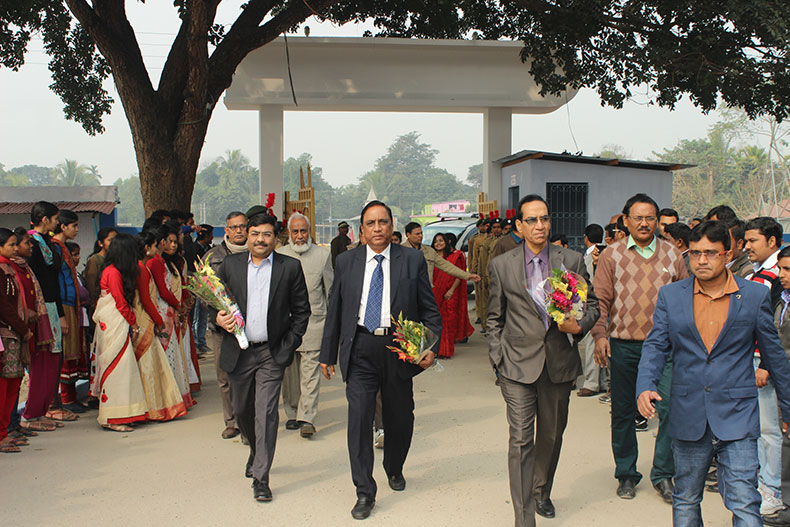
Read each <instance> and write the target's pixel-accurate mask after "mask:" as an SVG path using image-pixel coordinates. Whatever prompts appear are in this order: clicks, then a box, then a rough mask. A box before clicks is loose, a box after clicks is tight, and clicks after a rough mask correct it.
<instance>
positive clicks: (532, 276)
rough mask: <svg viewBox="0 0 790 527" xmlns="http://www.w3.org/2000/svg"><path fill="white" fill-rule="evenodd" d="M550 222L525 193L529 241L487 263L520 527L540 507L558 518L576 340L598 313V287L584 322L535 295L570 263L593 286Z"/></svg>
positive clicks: (521, 218)
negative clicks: (561, 316)
mask: <svg viewBox="0 0 790 527" xmlns="http://www.w3.org/2000/svg"><path fill="white" fill-rule="evenodd" d="M550 223H551V220H550V217H549V208H548V204H547V203H546V201H545V200H544V199H543V198H542V197H540V196H538V195H536V194H530V195H528V196H525V197H524V198H522V199H521V201H520V202H519V206H518V211H517V215H516V228H517V229H518V230H519V232H520V233H521V235H522V236H523V237H524V243H523V244H522V245H521V246H519V247H516V248H515V249H512V250H510V251H508V252H506V253H505V254H503V255H501V256H499V257H497V258H495V259H493V260H491V266H490V268H489V272H490V280H491V282H490V283H491V286H490V287H491V289H490V295H489V300H488V302H489V303H488V317H487V320H486V325H487V328H488V346H489V354H490V358H491V362H492V363H493V365H494V367H496V369H497V371H498V372H499V385H500V389H501V390H502V396H503V397H504V399H505V403H506V404H507V420H508V424H509V425H510V441H509V447H508V472H509V474H510V494H511V498H512V499H513V508H514V510H515V516H516V527H533V526H534V525H535V512H537V513H538V514H540V515H541V516H544V517H546V518H553V517H554V516H555V509H554V505H553V504H552V502H551V488H552V485H553V482H554V473H555V472H556V470H557V463H558V461H559V457H560V448H561V446H562V433H563V431H564V430H565V425H566V424H567V422H568V402H569V398H570V393H571V388H572V385H573V381H574V380H575V379H576V377H578V376H579V374H580V373H581V360H580V358H579V349H578V344H579V341H580V340H581V338H582V337H583V336H584V334H585V333H587V332H588V331H589V330H590V329H591V328H592V327H593V325H594V324H595V321H596V320H597V319H598V316H599V311H598V300H597V299H596V297H595V295H594V294H593V291H592V286H590V287H589V289H588V297H587V307H586V309H585V313H584V317H583V318H582V320H581V321H576V320H575V319H568V320H566V321H565V322H564V323H563V324H562V325H561V326H558V325H557V324H556V323H555V322H553V321H552V320H551V318H550V317H549V316H548V314H547V313H546V309H545V306H544V305H543V303H542V302H541V301H540V300H539V299H538V300H536V299H533V297H538V295H537V294H535V293H532V294H531V293H530V291H536V290H537V285H538V284H539V283H540V282H541V281H542V280H543V279H544V278H548V277H549V275H550V273H551V271H552V270H553V269H557V268H563V267H564V268H565V269H567V270H568V271H572V272H574V273H576V274H578V275H580V276H582V277H583V278H584V279H585V280H587V281H588V283H589V277H588V276H587V270H586V268H585V265H584V261H583V259H582V256H581V254H579V253H576V252H575V251H571V250H569V249H565V248H563V247H559V246H556V245H553V244H549V243H548V237H549V230H550ZM536 418H537V426H536ZM536 429H537V434H536Z"/></svg>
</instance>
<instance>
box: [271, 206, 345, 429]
mask: <svg viewBox="0 0 790 527" xmlns="http://www.w3.org/2000/svg"><path fill="white" fill-rule="evenodd" d="M288 234H289V238H288V245H285V246H283V247H280V248H279V249H277V252H278V253H280V254H284V255H286V256H290V257H291V258H296V259H297V260H299V262H300V263H301V264H302V271H303V272H304V277H305V282H306V283H307V293H308V295H309V297H310V321H309V322H308V324H307V332H306V333H305V335H304V337H303V338H302V345H301V346H299V348H297V350H296V355H295V357H294V361H293V363H292V364H291V365H290V366H288V368H287V369H286V370H285V377H284V378H283V385H282V394H283V409H284V410H285V415H286V417H287V418H288V421H286V423H285V428H286V429H287V430H299V431H300V434H301V436H302V437H305V438H309V437H311V436H312V435H313V434H314V433H315V425H314V423H315V417H316V414H317V413H318V391H319V385H320V382H321V369H320V367H319V364H318V352H319V351H320V349H321V337H322V335H323V333H324V319H325V318H326V306H327V303H328V300H329V290H330V289H331V288H332V281H333V280H334V271H333V270H332V258H331V255H330V253H329V251H328V250H326V248H324V247H320V246H318V245H315V244H314V243H313V241H312V240H311V239H310V220H308V219H307V217H306V216H304V215H303V214H299V213H298V212H295V213H293V214H291V216H290V218H288Z"/></svg>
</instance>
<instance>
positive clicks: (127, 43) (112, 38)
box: [65, 0, 338, 215]
mask: <svg viewBox="0 0 790 527" xmlns="http://www.w3.org/2000/svg"><path fill="white" fill-rule="evenodd" d="M219 1H220V0H195V1H190V2H186V3H185V4H184V6H183V9H180V10H179V11H180V17H181V20H182V24H181V28H180V29H179V32H178V34H177V35H176V38H175V40H174V41H173V45H172V47H171V48H170V51H169V53H168V56H167V61H166V62H165V65H164V68H163V69H162V75H161V77H160V79H159V85H158V87H157V88H156V89H155V88H154V86H153V84H152V83H151V80H150V78H149V75H148V71H147V69H146V66H145V62H144V61H143V56H142V53H141V52H140V46H139V44H138V42H137V37H136V35H135V33H134V29H133V28H132V26H131V24H130V23H129V20H128V19H127V17H126V12H125V8H124V3H123V2H119V1H107V0H101V1H100V0H95V1H93V2H91V3H90V4H89V3H88V2H87V1H86V0H65V2H66V4H67V5H68V7H69V9H70V10H71V12H72V13H73V15H74V16H75V17H76V18H77V20H79V22H80V24H82V25H83V26H84V28H85V29H86V30H87V31H88V32H89V34H90V35H91V37H92V38H93V39H94V41H95V43H96V46H97V47H98V48H99V51H100V53H101V54H102V55H103V56H104V57H105V58H106V59H107V62H108V63H109V65H110V67H111V70H112V76H113V80H114V81H115V87H116V88H117V90H118V96H119V98H120V100H121V103H122V104H123V109H124V112H125V113H126V117H127V119H128V121H129V128H130V129H131V132H132V140H133V142H134V150H135V153H136V155H137V165H138V168H139V170H140V187H141V191H142V195H143V206H144V208H145V213H146V215H150V214H151V213H152V212H153V211H154V210H156V209H168V210H172V209H181V210H189V208H190V206H191V202H192V190H193V188H194V186H195V176H196V174H197V169H198V163H199V161H200V153H201V150H202V149H203V142H204V140H205V138H206V132H207V130H208V123H209V120H210V119H211V114H212V113H213V110H214V105H215V104H216V102H217V101H218V100H219V98H220V96H221V95H222V92H224V91H225V89H226V88H227V87H228V86H230V83H231V81H232V79H233V73H234V71H235V70H236V67H237V66H238V65H239V63H240V62H241V61H242V60H243V59H244V57H246V56H247V54H248V53H249V52H251V51H252V50H254V49H257V48H259V47H261V46H264V45H266V44H267V43H268V42H271V41H272V40H273V39H275V38H277V36H278V35H280V34H281V33H282V32H284V31H287V30H288V29H289V28H291V27H293V26H295V25H296V24H299V23H301V22H302V21H304V20H305V19H306V18H307V17H308V16H310V15H311V14H314V13H315V11H314V10H315V9H319V10H320V9H323V8H325V7H327V6H329V5H331V4H333V3H335V2H337V1H338V0H311V3H310V5H309V6H308V3H307V2H289V3H288V4H287V5H286V7H285V8H284V9H282V10H280V11H278V12H277V14H275V15H274V16H272V17H271V18H270V19H269V20H267V21H266V22H263V20H264V18H265V17H266V16H267V14H268V13H269V12H270V11H271V10H272V8H273V7H275V6H276V5H277V4H278V2H277V1H276V0H250V1H248V2H247V3H246V4H244V6H243V10H242V12H241V14H240V15H239V17H238V19H237V20H236V21H235V22H234V23H233V26H232V27H231V28H230V30H229V31H228V32H227V33H225V35H224V37H223V38H221V39H219V40H221V41H220V42H219V43H216V42H215V46H216V47H215V49H214V52H213V53H212V54H211V56H209V53H208V51H209V33H210V29H211V28H212V24H213V23H214V18H215V16H216V9H217V5H218V4H219ZM177 4H178V2H177Z"/></svg>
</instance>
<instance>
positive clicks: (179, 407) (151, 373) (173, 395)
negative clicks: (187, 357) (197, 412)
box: [132, 232, 187, 421]
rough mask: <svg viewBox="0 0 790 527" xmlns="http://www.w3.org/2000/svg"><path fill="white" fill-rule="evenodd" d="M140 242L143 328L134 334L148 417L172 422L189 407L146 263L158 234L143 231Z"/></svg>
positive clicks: (138, 301)
mask: <svg viewBox="0 0 790 527" xmlns="http://www.w3.org/2000/svg"><path fill="white" fill-rule="evenodd" d="M137 245H138V248H140V249H141V252H142V254H143V260H142V261H138V262H137V267H138V269H139V273H140V274H139V275H138V277H137V297H136V298H135V302H134V315H135V317H136V319H137V325H138V326H139V328H140V331H139V332H138V333H137V334H136V335H134V336H133V337H132V344H133V345H134V355H135V357H136V358H137V366H138V367H139V368H140V377H141V379H142V382H143V390H144V391H145V400H146V404H147V406H148V413H147V414H146V417H147V418H148V419H149V420H151V421H169V420H171V419H175V418H176V417H180V416H182V415H186V413H187V407H186V404H184V399H183V397H181V394H180V393H179V390H178V384H176V379H175V377H174V376H173V370H171V369H170V365H169V364H168V362H167V357H166V356H165V351H164V350H163V349H162V344H161V343H160V342H159V337H158V333H159V331H160V328H162V327H163V326H164V320H162V316H161V315H160V313H159V311H158V310H157V308H156V297H157V294H156V284H155V283H154V280H153V277H152V276H151V271H149V270H148V268H147V267H146V266H145V262H147V261H148V260H150V259H151V258H152V257H153V256H155V255H156V250H157V249H156V237H155V236H154V235H153V234H152V233H151V232H143V233H141V234H140V235H139V236H138V237H137Z"/></svg>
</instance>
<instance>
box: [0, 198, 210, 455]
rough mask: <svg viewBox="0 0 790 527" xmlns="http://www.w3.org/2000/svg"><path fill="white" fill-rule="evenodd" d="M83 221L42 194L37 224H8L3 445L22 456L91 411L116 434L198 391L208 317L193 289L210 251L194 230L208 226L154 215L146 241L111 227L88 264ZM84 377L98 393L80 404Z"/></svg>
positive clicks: (3, 264)
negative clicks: (200, 313)
mask: <svg viewBox="0 0 790 527" xmlns="http://www.w3.org/2000/svg"><path fill="white" fill-rule="evenodd" d="M79 228H80V225H79V217H78V216H77V214H75V213H74V212H73V211H70V210H59V209H58V208H57V206H55V205H54V204H52V203H49V202H45V201H41V202H38V203H36V204H34V205H33V207H32V210H31V214H30V227H29V228H25V227H21V226H20V227H18V228H16V229H14V230H13V231H11V230H9V229H0V247H1V249H0V274H2V280H3V287H2V293H1V294H2V295H3V298H2V299H0V304H1V305H2V314H0V337H1V340H0V342H1V343H2V344H1V345H2V350H3V351H2V352H0V358H1V359H2V360H0V363H1V364H2V375H0V383H2V390H0V391H1V392H2V397H0V452H3V453H18V452H20V451H21V448H20V447H24V446H27V445H28V444H29V439H28V438H30V437H35V436H37V435H38V434H39V433H41V432H52V431H55V430H56V429H58V428H62V427H63V426H64V423H67V422H72V421H76V420H77V419H78V418H79V417H80V416H81V415H82V414H85V413H86V412H88V411H91V410H98V418H97V419H98V422H99V424H100V425H101V426H103V427H104V428H107V429H109V430H114V431H118V432H131V431H133V430H134V426H135V425H136V424H138V423H141V422H144V421H169V420H172V419H175V418H177V417H180V416H182V415H185V414H186V412H187V409H188V408H190V407H191V406H193V405H194V404H195V400H194V399H193V396H192V394H193V393H194V392H196V391H198V390H200V367H199V365H198V349H199V348H198V346H196V343H195V342H196V335H195V333H194V331H193V327H192V323H193V321H194V320H199V318H198V317H195V316H193V306H194V304H195V302H194V300H193V298H192V297H191V295H190V294H189V293H188V292H187V291H185V290H184V285H185V284H186V280H187V273H188V268H189V266H190V265H192V268H193V269H194V261H195V259H196V257H197V255H198V254H199V249H200V243H199V241H198V242H194V240H192V238H191V236H190V234H191V233H192V231H193V230H198V231H204V230H206V228H209V229H210V226H202V227H200V228H199V227H196V226H195V225H194V220H193V218H192V217H191V215H189V214H187V213H183V212H179V211H156V212H155V213H154V214H152V216H151V217H150V218H149V219H148V220H146V224H145V227H144V229H143V230H142V232H141V233H140V234H138V235H137V236H132V235H130V234H124V233H119V232H118V231H117V230H116V229H115V228H112V227H106V228H102V229H100V230H99V231H98V233H97V238H96V242H95V244H94V247H93V248H92V249H93V251H92V252H91V254H90V255H89V256H88V257H87V259H86V262H85V265H84V267H82V269H80V266H79V264H80V258H81V248H80V247H79V245H77V244H76V243H75V242H74V241H73V240H74V239H75V238H76V237H77V235H78V233H79ZM200 239H201V237H200V236H199V237H198V240H200ZM195 246H197V247H195ZM202 351H205V350H201V352H202ZM26 372H27V374H28V377H29V383H28V386H27V397H26V398H25V401H24V409H23V411H22V412H20V411H19V396H20V388H21V386H20V385H21V381H22V378H23V377H24V375H25V373H26ZM81 380H84V381H87V382H88V387H89V389H88V395H87V397H83V398H82V399H81V400H80V398H79V397H78V390H77V383H78V382H79V381H81Z"/></svg>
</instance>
